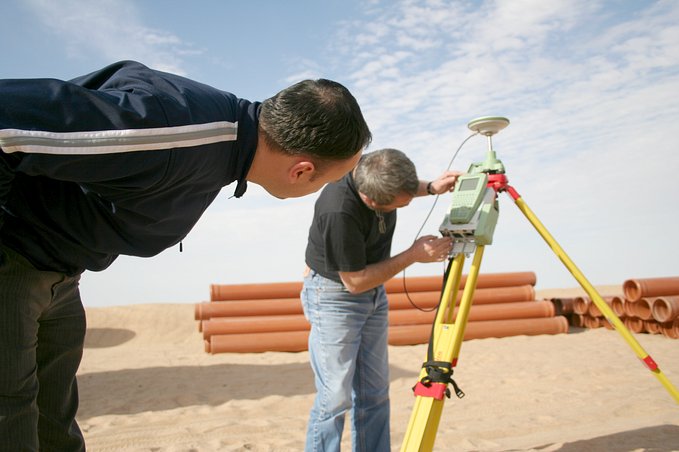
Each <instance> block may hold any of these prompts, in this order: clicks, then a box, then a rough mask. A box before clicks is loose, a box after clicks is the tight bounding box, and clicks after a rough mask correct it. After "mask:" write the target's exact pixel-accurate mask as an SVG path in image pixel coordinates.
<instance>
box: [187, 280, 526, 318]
mask: <svg viewBox="0 0 679 452" xmlns="http://www.w3.org/2000/svg"><path fill="white" fill-rule="evenodd" d="M409 296H410V299H411V300H412V302H413V303H414V304H415V305H416V306H417V307H419V308H421V309H430V308H433V307H435V306H437V305H438V303H439V298H440V292H436V291H431V292H418V293H411V294H409ZM461 296H462V295H461V294H460V296H458V300H457V301H458V302H459V301H460V297H461ZM387 298H388V300H389V308H390V309H412V308H413V305H412V304H411V302H410V301H409V300H408V296H407V295H406V294H404V293H396V294H389V295H387ZM533 299H535V289H534V288H533V286H530V285H523V286H516V287H497V288H486V289H478V290H476V291H475V292H474V303H476V304H489V303H508V302H516V301H530V300H533ZM301 313H302V303H301V301H300V300H299V297H296V298H274V299H250V300H247V299H245V300H229V301H210V302H203V303H197V304H196V305H195V308H194V318H195V319H196V320H207V319H210V318H215V317H236V316H253V315H285V314H301Z"/></svg>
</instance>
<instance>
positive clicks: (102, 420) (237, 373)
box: [78, 291, 679, 452]
mask: <svg viewBox="0 0 679 452" xmlns="http://www.w3.org/2000/svg"><path fill="white" fill-rule="evenodd" d="M570 293H572V292H568V291H551V292H549V293H548V295H547V296H550V297H551V296H558V295H561V296H568V295H569V294H570ZM87 315H88V335H87V341H86V347H85V354H84V357H83V362H82V365H81V367H80V371H79V385H80V396H81V403H80V411H79V413H78V421H79V423H80V426H81V428H82V429H83V432H84V434H85V438H86V441H87V446H88V450H90V451H302V450H303V448H304V437H305V429H306V422H307V416H308V411H309V408H310V407H311V404H312V401H313V396H314V387H313V375H312V372H311V370H310V368H309V366H308V354H307V353H306V352H300V353H272V352H268V353H260V354H217V355H209V354H207V353H205V351H204V349H203V341H202V335H201V334H200V333H199V332H198V330H197V322H196V321H195V320H194V319H193V304H185V305H183V304H149V305H136V306H124V307H108V308H89V309H87ZM635 338H636V339H637V340H638V341H639V343H640V344H641V345H642V347H644V349H645V350H646V351H647V352H648V353H649V354H650V355H651V356H652V357H653V358H654V359H655V361H656V362H657V363H658V364H659V365H660V368H661V369H662V371H663V373H664V374H665V376H666V377H667V378H668V379H669V380H670V381H671V382H672V383H673V384H674V386H675V387H679V340H673V339H669V338H666V337H663V336H658V335H649V334H637V335H635ZM425 352H426V346H425V345H416V346H398V347H390V349H389V354H390V362H391V366H390V367H391V391H390V392H391V400H392V408H391V410H392V421H391V433H392V448H393V450H400V446H401V441H402V439H403V436H404V433H405V431H406V429H407V425H408V420H409V418H410V415H411V412H412V408H413V402H414V397H413V395H412V391H411V387H412V386H413V385H414V383H415V382H416V379H417V375H418V372H419V367H420V365H421V364H422V361H423V359H424V357H425ZM455 379H456V381H457V383H458V384H459V385H460V387H461V388H462V390H463V391H464V392H465V393H466V396H465V397H464V398H463V399H457V398H453V399H450V400H447V401H446V403H445V406H444V409H443V414H442V416H441V424H440V426H439V429H438V433H437V436H436V445H435V448H434V449H435V450H436V451H562V452H576V451H578V452H579V451H602V452H603V451H606V452H610V451H649V452H664V451H679V404H678V403H677V402H676V401H675V400H674V399H673V398H672V396H671V395H670V393H669V392H668V391H667V390H666V388H665V387H664V386H663V385H662V384H661V383H660V382H659V380H658V379H657V378H656V377H655V376H654V375H653V374H652V373H651V372H650V371H648V370H647V369H646V367H644V366H643V365H642V364H641V363H640V361H639V360H638V359H637V357H636V355H635V354H634V353H633V351H632V350H631V349H630V348H629V346H628V345H627V343H626V342H625V341H624V340H623V338H622V337H621V336H620V335H619V334H618V333H617V332H615V331H611V330H607V329H603V328H599V329H593V330H586V329H579V328H571V331H570V332H569V334H560V335H544V336H530V337H529V336H516V337H508V338H500V339H497V338H491V339H474V340H469V341H465V342H464V344H463V346H462V351H461V355H460V362H459V364H458V366H457V368H456V370H455ZM348 426H349V425H348V422H347V426H346V428H345V436H344V440H343V450H351V448H350V438H349V428H348Z"/></svg>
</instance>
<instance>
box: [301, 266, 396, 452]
mask: <svg viewBox="0 0 679 452" xmlns="http://www.w3.org/2000/svg"><path fill="white" fill-rule="evenodd" d="M301 299H302V305H303V307H304V315H305V316H306V318H307V319H308V320H309V322H310V323H311V333H310V336H309V357H310V361H311V367H312V369H313V371H314V375H315V383H316V391H317V393H316V398H315V400H314V404H313V407H312V408H311V413H310V416H309V425H308V429H307V439H306V451H307V452H311V451H324V452H329V451H339V450H340V442H341V439H342V431H343V429H344V418H345V414H346V412H347V411H349V410H351V419H352V425H351V427H352V428H351V439H352V445H353V450H354V451H366V452H381V451H390V450H391V446H390V436H389V359H388V356H387V344H388V342H387V339H388V324H389V319H388V304H387V296H386V293H385V291H384V287H383V286H379V287H377V288H375V289H373V290H369V291H367V292H364V293H361V294H357V295H352V294H350V293H349V292H348V291H347V290H346V289H345V288H344V286H343V285H342V284H339V283H337V282H334V281H332V280H330V279H327V278H324V277H322V276H320V275H319V274H317V273H316V272H314V271H313V270H312V271H311V273H310V274H309V275H308V276H307V277H306V278H305V279H304V286H303V288H302V293H301Z"/></svg>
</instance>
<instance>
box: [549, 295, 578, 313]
mask: <svg viewBox="0 0 679 452" xmlns="http://www.w3.org/2000/svg"><path fill="white" fill-rule="evenodd" d="M551 301H552V303H553V304H554V309H555V311H554V313H555V314H556V315H563V314H573V313H574V311H573V305H574V303H575V298H572V297H571V298H552V299H551Z"/></svg>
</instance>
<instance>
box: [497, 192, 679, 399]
mask: <svg viewBox="0 0 679 452" xmlns="http://www.w3.org/2000/svg"><path fill="white" fill-rule="evenodd" d="M509 194H510V196H511V197H512V198H513V199H514V202H515V204H516V206H517V207H518V208H519V210H521V212H522V213H523V214H524V215H525V216H526V218H527V219H528V221H530V223H531V224H532V225H533V227H534V228H535V229H536V230H537V231H538V233H539V234H540V235H541V236H542V238H543V239H544V240H545V242H547V244H548V245H549V246H550V248H552V251H554V253H555V254H556V255H557V257H558V258H559V259H560V260H561V262H563V264H564V265H565V266H566V268H567V269H568V271H569V272H571V274H572V275H573V277H575V279H576V280H577V281H578V283H580V286H582V288H583V289H584V290H585V292H587V294H588V295H589V297H590V298H591V300H592V302H593V303H594V304H595V305H596V307H597V308H599V310H600V311H601V313H602V314H603V315H604V317H606V319H607V320H608V321H609V322H610V323H611V325H613V327H614V328H615V330H616V331H617V332H618V333H620V335H621V336H622V338H623V339H624V340H625V341H626V342H627V344H629V346H630V347H631V348H632V350H633V351H634V353H635V354H636V355H637V357H638V358H639V359H640V360H641V361H642V362H643V363H644V364H645V365H646V367H647V368H648V369H649V370H650V371H651V373H652V374H653V375H655V377H656V378H657V379H658V380H659V381H660V383H661V384H662V385H663V386H664V387H665V389H667V391H668V392H669V393H670V395H671V396H672V397H673V398H674V400H675V401H676V402H677V403H679V391H677V388H675V387H674V385H673V384H672V382H671V381H670V380H669V379H668V378H667V377H666V376H665V374H664V373H663V372H662V371H661V370H660V366H658V364H657V363H656V362H655V361H654V360H653V358H651V356H650V355H649V354H648V353H646V351H645V350H644V348H643V347H642V346H641V344H639V342H638V341H637V340H636V339H635V338H634V335H633V334H632V333H631V332H630V331H629V329H627V327H626V326H625V324H624V323H623V322H622V321H621V320H620V318H619V317H618V316H617V315H615V313H614V312H613V310H612V309H611V308H610V306H608V304H606V302H605V301H604V300H603V298H601V295H599V293H598V292H597V290H596V289H595V288H594V286H592V284H590V282H589V281H588V280H587V278H586V277H585V275H584V274H583V273H582V272H581V271H580V269H578V267H577V266H576V265H575V264H574V263H573V261H572V260H571V259H570V257H568V255H567V254H566V252H565V251H564V250H563V248H561V246H560V245H559V244H558V243H557V241H556V240H555V239H554V237H552V235H551V234H550V233H549V231H547V228H545V226H544V225H543V224H542V223H541V222H540V220H539V219H538V218H537V216H535V214H534V213H533V211H531V210H530V208H529V207H528V205H527V204H526V203H525V201H524V200H523V198H521V196H519V195H518V193H516V191H514V190H511V191H510V192H509Z"/></svg>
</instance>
